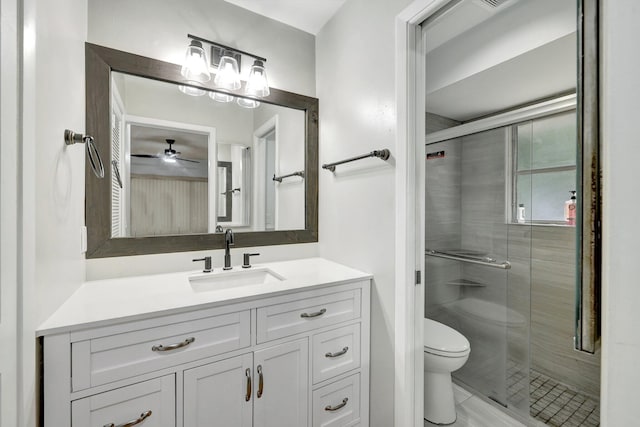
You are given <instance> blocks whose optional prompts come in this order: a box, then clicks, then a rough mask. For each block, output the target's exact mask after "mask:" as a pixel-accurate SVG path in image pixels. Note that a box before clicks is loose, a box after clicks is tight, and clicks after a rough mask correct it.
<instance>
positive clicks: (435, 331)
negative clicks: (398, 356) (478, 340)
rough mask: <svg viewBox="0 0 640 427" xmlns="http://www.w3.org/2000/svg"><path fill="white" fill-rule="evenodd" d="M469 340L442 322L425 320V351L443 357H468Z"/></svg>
mask: <svg viewBox="0 0 640 427" xmlns="http://www.w3.org/2000/svg"><path fill="white" fill-rule="evenodd" d="M470 347H471V346H470V345H469V340H467V338H466V337H465V336H464V335H462V334H461V333H460V332H458V331H456V330H455V329H453V328H450V327H449V326H447V325H443V324H442V323H440V322H436V321H435V320H431V319H424V351H425V352H427V353H431V354H435V355H437V356H443V357H466V356H467V355H468V354H469V350H470Z"/></svg>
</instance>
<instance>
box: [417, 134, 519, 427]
mask: <svg viewBox="0 0 640 427" xmlns="http://www.w3.org/2000/svg"><path fill="white" fill-rule="evenodd" d="M511 138H512V135H511V128H510V127H503V128H498V129H492V130H488V131H485V132H480V133H476V134H473V135H467V136H463V137H459V138H456V139H451V140H447V141H442V142H437V143H433V144H429V145H428V146H427V159H426V248H427V253H426V255H427V256H426V307H425V313H426V316H427V317H429V318H433V319H435V320H438V321H440V322H441V323H444V324H446V325H449V326H451V327H453V328H454V329H456V330H458V331H459V332H461V333H462V334H463V335H465V336H466V337H467V339H468V340H469V342H470V344H471V353H470V356H469V360H468V362H467V363H466V364H465V366H463V367H462V368H461V369H460V370H458V371H457V372H454V373H453V377H454V379H455V380H456V381H458V382H461V383H463V384H465V385H466V386H468V387H470V388H472V389H474V390H476V391H477V392H478V393H479V394H480V395H483V396H485V397H487V398H489V399H492V400H494V401H495V402H497V403H499V404H500V405H503V406H506V407H509V408H511V409H512V410H515V411H518V412H519V413H521V414H522V415H523V417H525V416H527V414H528V372H529V359H528V354H529V348H528V342H529V339H528V334H529V310H530V309H529V298H528V295H529V287H530V275H529V272H530V262H531V261H530V260H531V256H530V255H531V252H530V247H531V246H530V239H531V233H530V225H527V224H526V223H517V217H516V216H514V215H513V212H516V213H517V210H514V209H513V205H512V203H514V202H513V201H512V199H513V197H512V191H511V180H510V178H509V177H510V176H511V174H512V164H511V160H510V159H511V150H512V147H511Z"/></svg>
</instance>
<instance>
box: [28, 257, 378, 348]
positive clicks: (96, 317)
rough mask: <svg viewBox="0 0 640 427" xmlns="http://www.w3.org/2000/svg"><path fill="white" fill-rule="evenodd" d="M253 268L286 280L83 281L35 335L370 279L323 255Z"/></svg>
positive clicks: (177, 277) (165, 277) (183, 275)
mask: <svg viewBox="0 0 640 427" xmlns="http://www.w3.org/2000/svg"><path fill="white" fill-rule="evenodd" d="M253 268H254V269H259V268H268V269H270V270H272V271H273V272H275V273H277V274H279V275H280V276H282V277H283V278H284V280H282V281H278V282H274V283H266V284H260V285H245V286H238V287H234V288H226V289H219V290H213V291H206V292H196V291H194V290H193V289H192V288H191V285H190V283H189V276H192V275H197V274H202V272H201V271H200V270H192V271H184V272H178V273H167V274H156V275H149V276H135V277H123V278H118V279H108V280H96V281H91V282H85V283H83V284H82V285H81V286H80V288H78V290H77V291H76V292H75V293H74V294H73V295H71V297H69V299H68V300H67V301H65V302H64V304H62V306H60V308H59V309H58V310H57V311H56V312H55V313H53V315H51V317H49V318H48V319H47V320H46V321H45V322H44V323H42V325H40V327H39V328H38V329H37V331H36V334H37V336H44V335H51V334H55V333H64V332H70V331H75V330H80V329H85V328H87V327H96V326H106V325H109V324H113V323H118V322H121V321H123V320H139V319H144V318H149V317H154V316H155V315H158V314H162V315H166V314H172V313H178V312H183V311H185V309H186V308H206V307H214V306H219V305H223V304H227V303H234V302H240V301H246V300H251V299H256V298H259V297H263V296H267V295H269V296H270V295H276V294H280V293H285V292H289V291H296V290H302V289H306V288H313V287H315V286H322V285H329V284H339V283H342V282H349V281H354V280H362V279H370V278H371V277H372V276H371V275H370V274H367V273H363V272H361V271H358V270H355V269H352V268H349V267H345V266H344V265H341V264H337V263H335V262H332V261H328V260H325V259H322V258H307V259H300V260H293V261H284V262H274V263H265V264H254V265H253ZM240 270H242V268H241V267H240V266H234V269H233V270H231V271H230V272H227V271H222V270H221V269H219V268H218V269H215V270H214V272H213V273H208V274H211V275H224V274H229V273H233V272H238V271H240Z"/></svg>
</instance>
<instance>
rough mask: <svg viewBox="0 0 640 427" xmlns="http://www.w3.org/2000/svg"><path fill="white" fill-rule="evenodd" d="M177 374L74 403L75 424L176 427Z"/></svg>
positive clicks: (72, 416)
mask: <svg viewBox="0 0 640 427" xmlns="http://www.w3.org/2000/svg"><path fill="white" fill-rule="evenodd" d="M175 391H176V381H175V376H174V375H166V376H164V377H161V378H156V379H153V380H148V381H143V382H141V383H137V384H133V385H130V386H127V387H122V388H118V389H115V390H112V391H107V392H105V393H100V394H96V395H94V396H89V397H85V398H83V399H79V400H76V401H73V402H71V419H72V421H71V425H72V426H74V427H76V426H78V427H81V426H91V427H93V426H98V427H102V426H120V425H135V424H134V423H135V422H136V421H138V423H137V424H141V425H144V427H175V425H176V402H175Z"/></svg>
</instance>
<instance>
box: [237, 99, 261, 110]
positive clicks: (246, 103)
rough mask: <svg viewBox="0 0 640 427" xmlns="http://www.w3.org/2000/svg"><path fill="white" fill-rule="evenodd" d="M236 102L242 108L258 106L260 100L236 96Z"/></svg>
mask: <svg viewBox="0 0 640 427" xmlns="http://www.w3.org/2000/svg"><path fill="white" fill-rule="evenodd" d="M236 103H237V104H238V105H239V106H241V107H242V108H258V107H259V106H260V101H256V100H255V99H250V98H238V99H237V100H236Z"/></svg>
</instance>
